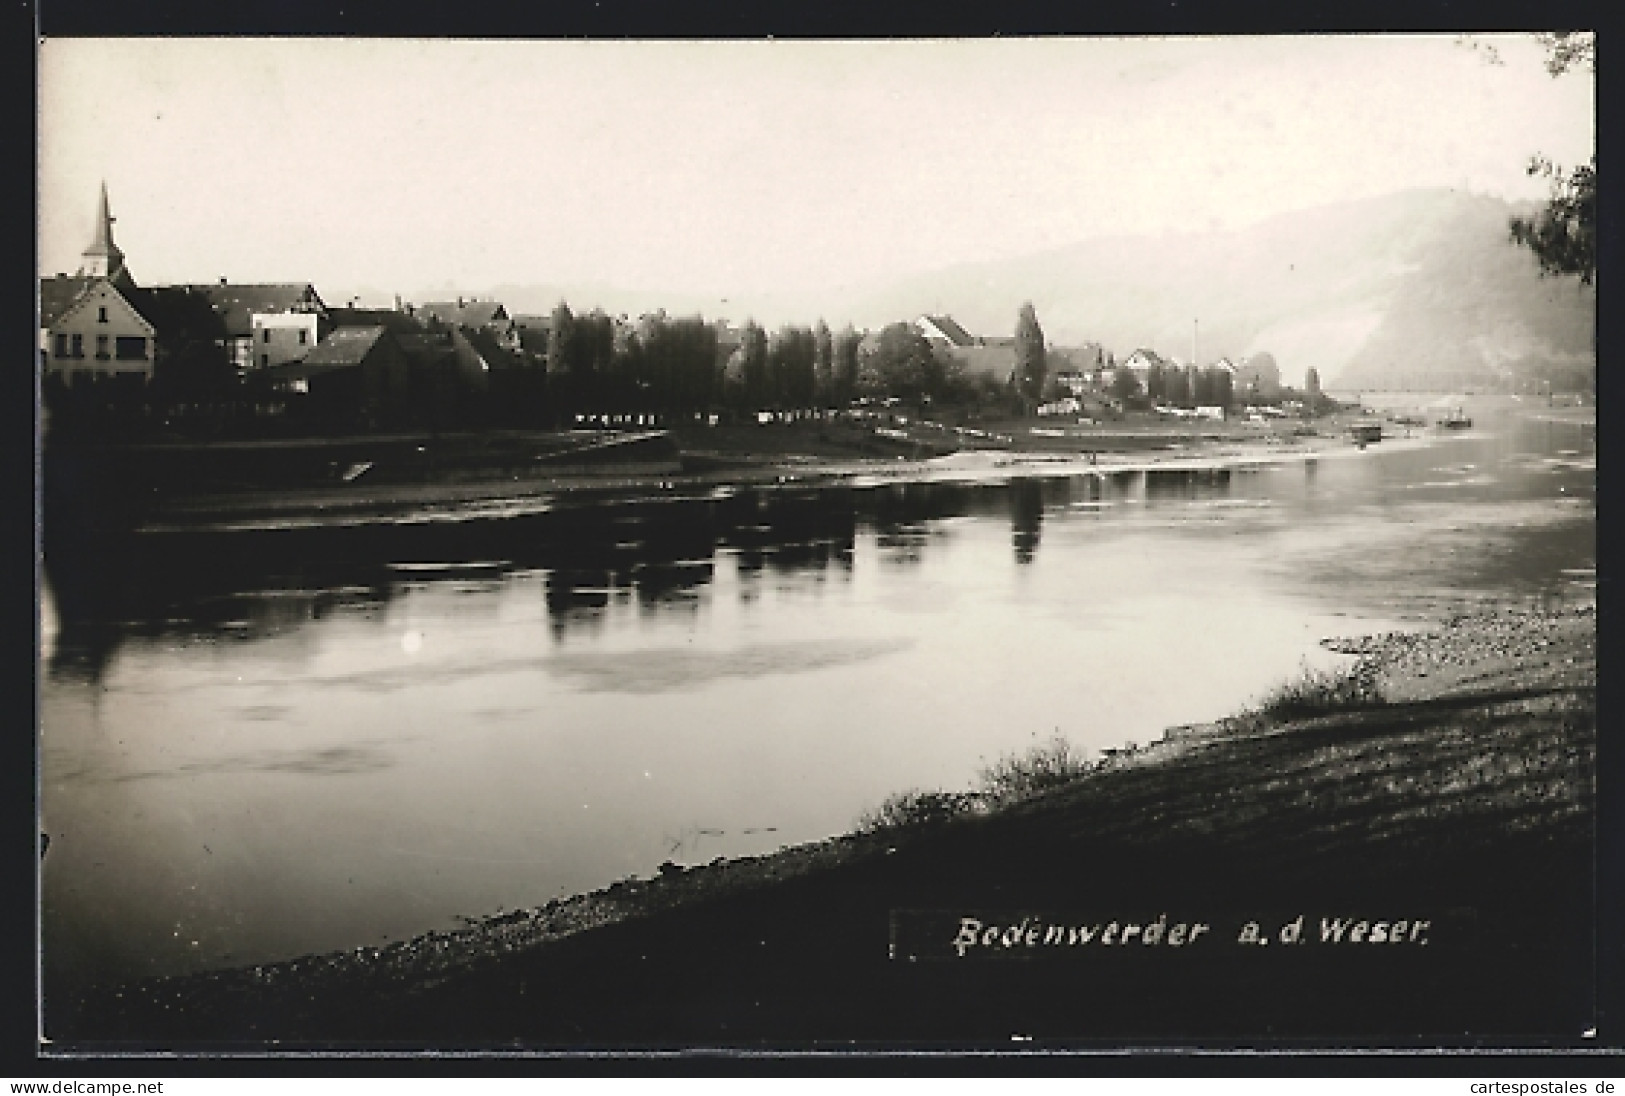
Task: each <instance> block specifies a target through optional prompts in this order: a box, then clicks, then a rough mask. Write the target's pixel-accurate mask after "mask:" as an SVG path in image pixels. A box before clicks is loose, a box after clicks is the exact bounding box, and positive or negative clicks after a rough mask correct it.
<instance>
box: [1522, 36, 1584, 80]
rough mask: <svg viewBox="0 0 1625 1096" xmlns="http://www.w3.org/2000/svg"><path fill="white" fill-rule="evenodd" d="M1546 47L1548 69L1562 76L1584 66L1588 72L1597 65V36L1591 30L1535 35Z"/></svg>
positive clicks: (1553, 73) (1554, 74) (1555, 74)
mask: <svg viewBox="0 0 1625 1096" xmlns="http://www.w3.org/2000/svg"><path fill="white" fill-rule="evenodd" d="M1535 38H1536V40H1537V41H1539V42H1540V44H1541V45H1543V46H1545V47H1546V71H1547V72H1549V73H1551V74H1552V75H1553V76H1561V75H1563V74H1564V73H1565V72H1568V71H1569V70H1570V69H1573V68H1579V67H1581V66H1583V67H1584V68H1585V69H1586V70H1587V71H1588V72H1595V71H1596V67H1597V36H1596V34H1595V33H1593V32H1591V31H1567V30H1565V31H1555V32H1553V33H1550V34H1537V35H1535Z"/></svg>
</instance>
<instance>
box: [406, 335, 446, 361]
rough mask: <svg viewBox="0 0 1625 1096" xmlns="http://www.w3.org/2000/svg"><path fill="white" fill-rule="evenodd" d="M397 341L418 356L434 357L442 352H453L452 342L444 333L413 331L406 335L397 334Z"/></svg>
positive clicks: (410, 352)
mask: <svg viewBox="0 0 1625 1096" xmlns="http://www.w3.org/2000/svg"><path fill="white" fill-rule="evenodd" d="M395 341H396V342H397V343H399V344H400V347H401V349H402V350H404V351H406V353H408V354H410V355H412V356H413V357H417V358H433V357H437V356H439V355H441V354H449V353H451V349H452V348H451V344H450V342H449V340H447V338H446V337H445V336H444V335H436V334H432V333H430V332H427V331H413V332H408V333H407V334H404V335H396V336H395Z"/></svg>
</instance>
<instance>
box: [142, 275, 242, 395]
mask: <svg viewBox="0 0 1625 1096" xmlns="http://www.w3.org/2000/svg"><path fill="white" fill-rule="evenodd" d="M139 299H140V307H141V311H142V314H143V315H144V316H146V318H147V320H148V322H150V323H151V324H152V326H153V328H154V330H155V332H156V339H155V342H156V345H155V346H154V351H155V356H154V375H153V382H154V384H155V385H156V387H157V389H158V390H159V392H160V393H161V394H162V395H163V396H164V397H165V398H168V399H182V400H185V399H198V398H208V397H218V396H222V395H225V394H227V393H228V392H229V391H231V390H232V389H234V388H236V387H237V370H236V367H235V366H234V365H233V364H232V362H231V357H230V355H229V354H228V353H227V351H226V348H225V338H226V325H225V322H224V321H223V320H222V319H221V318H220V314H219V313H218V312H216V311H215V309H214V306H213V305H212V304H211V303H210V301H209V298H208V296H207V295H205V294H203V293H199V292H197V291H196V290H192V289H188V288H185V287H183V286H173V287H169V286H166V287H162V288H155V289H147V290H141V291H139Z"/></svg>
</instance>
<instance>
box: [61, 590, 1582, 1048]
mask: <svg viewBox="0 0 1625 1096" xmlns="http://www.w3.org/2000/svg"><path fill="white" fill-rule="evenodd" d="M1595 643H1596V622H1595V611H1594V608H1592V607H1590V606H1580V607H1575V608H1569V609H1562V610H1549V611H1539V610H1530V609H1526V608H1508V607H1501V608H1496V609H1494V610H1489V611H1482V612H1475V613H1472V614H1469V615H1462V616H1456V617H1451V618H1448V619H1444V620H1441V621H1438V622H1437V623H1436V624H1434V625H1432V626H1430V627H1426V628H1423V629H1420V630H1418V631H1416V632H1406V633H1394V634H1390V635H1386V636H1376V637H1353V638H1340V639H1329V640H1327V641H1325V645H1326V646H1328V647H1330V648H1332V649H1334V650H1340V651H1343V652H1345V653H1349V654H1353V655H1356V656H1358V657H1357V663H1356V668H1355V673H1356V674H1357V675H1358V676H1359V677H1360V679H1361V680H1362V681H1363V682H1365V683H1367V684H1368V685H1369V686H1370V690H1369V694H1368V696H1367V698H1366V699H1365V700H1364V701H1362V702H1358V703H1353V704H1346V705H1342V706H1339V705H1336V704H1332V705H1329V706H1326V707H1325V708H1324V710H1319V709H1317V710H1314V711H1312V712H1311V713H1309V714H1299V715H1295V716H1292V717H1290V718H1282V717H1280V716H1271V715H1268V714H1266V713H1263V712H1258V711H1254V712H1246V713H1239V714H1237V715H1235V716H1232V717H1229V718H1226V719H1221V720H1219V721H1217V722H1215V723H1211V724H1202V725H1197V726H1190V727H1181V728H1172V729H1170V730H1169V731H1168V732H1167V733H1166V734H1165V736H1164V737H1163V738H1162V739H1161V740H1159V741H1157V742H1154V743H1152V744H1150V745H1148V746H1145V747H1142V748H1140V749H1138V750H1133V751H1124V752H1119V753H1115V754H1113V755H1111V756H1107V757H1104V758H1102V759H1100V760H1099V761H1098V762H1097V763H1096V764H1095V765H1094V766H1093V768H1092V769H1091V771H1090V772H1089V773H1087V774H1086V775H1085V776H1083V777H1082V778H1080V779H1078V780H1076V781H1075V782H1073V783H1072V784H1069V785H1067V786H1065V787H1062V788H1058V789H1055V790H1052V791H1049V792H1047V793H1045V794H1043V795H1040V796H1037V797H1035V798H1033V799H1031V800H1030V801H1024V802H1020V803H1017V804H1015V805H1013V806H1010V807H1007V808H1005V809H1003V810H1000V811H998V812H996V813H993V814H990V815H986V816H982V815H974V814H973V815H970V816H967V817H964V818H959V819H954V820H951V821H948V822H946V823H942V824H935V825H920V826H912V827H910V826H905V827H900V828H893V829H882V830H880V831H877V832H872V833H865V834H854V835H847V836H841V837H835V838H831V839H829V840H826V841H822V842H817V843H814V844H810V845H803V846H798V847H794V848H790V849H785V850H783V851H781V852H779V853H776V854H772V855H769V856H763V857H754V858H747V859H741V860H734V861H718V862H714V863H712V864H710V865H705V866H702V867H697V868H692V869H687V870H684V869H680V868H677V867H676V866H674V865H673V866H668V867H667V869H666V870H665V871H663V872H662V873H660V874H659V875H658V876H656V877H655V878H652V879H630V880H625V881H622V882H620V883H617V884H614V885H613V886H610V887H608V888H605V889H603V890H600V891H597V892H594V893H592V894H587V895H580V896H576V897H573V898H569V899H565V900H560V901H555V902H550V903H548V904H547V905H545V906H542V907H539V908H536V909H530V910H519V911H504V912H499V913H498V914H496V915H494V916H491V917H487V918H484V919H481V920H477V921H472V922H471V923H470V924H469V925H468V927H467V928H464V929H460V930H456V931H451V932H434V933H429V934H427V935H425V936H422V937H419V938H417V939H414V940H410V941H405V942H401V943H397V944H393V945H390V946H388V947H384V948H361V949H356V950H354V951H349V952H342V953H335V954H329V955H322V956H309V957H304V958H301V959H296V960H292V961H289V962H283V963H274V964H266V965H261V966H258V967H253V968H247V969H241V970H231V971H219V972H209V973H204V974H198V975H191V976H185V977H178V978H171V979H165V980H159V981H151V982H145V983H139V984H135V985H129V986H122V987H107V988H104V989H103V990H101V991H97V992H93V993H92V994H91V995H90V996H88V997H87V998H86V999H85V1000H83V1001H71V1002H63V1001H47V1002H46V1028H47V1035H48V1036H50V1037H51V1038H52V1039H53V1040H54V1041H55V1042H57V1043H58V1044H59V1045H62V1046H83V1047H87V1048H88V1047H95V1048H101V1049H107V1048H109V1047H132V1046H158V1047H166V1048H182V1047H200V1048H207V1047H223V1046H264V1045H266V1044H268V1043H271V1042H273V1041H274V1042H276V1043H277V1044H278V1045H279V1046H282V1047H288V1046H308V1047H331V1046H346V1047H390V1046H411V1047H446V1046H459V1047H472V1048H479V1047H486V1048H495V1047H525V1048H555V1049H565V1048H572V1049H581V1048H584V1047H654V1046H672V1045H717V1046H799V1045H806V1044H807V1043H808V1042H809V1041H810V1042H814V1043H816V1042H819V1041H824V1040H836V1041H838V1042H841V1043H842V1044H843V1045H852V1044H851V1042H850V1041H852V1040H857V1041H860V1042H862V1041H876V1040H878V1041H880V1042H881V1043H890V1042H898V1041H900V1042H902V1043H907V1044H914V1045H917V1044H919V1043H921V1042H922V1041H925V1042H931V1041H935V1040H947V1041H949V1042H950V1043H952V1044H954V1045H958V1046H966V1045H983V1044H987V1043H989V1042H990V1041H991V1043H993V1044H995V1045H999V1044H1002V1045H1003V1046H1009V1040H1010V1038H1011V1037H1012V1036H1024V1037H1028V1038H1035V1039H1038V1040H1039V1041H1040V1042H1041V1043H1043V1042H1046V1041H1047V1043H1048V1044H1050V1045H1062V1044H1064V1045H1079V1043H1080V1041H1081V1042H1083V1043H1087V1042H1088V1041H1090V1040H1107V1041H1111V1042H1114V1043H1122V1042H1124V1041H1125V1040H1126V1041H1129V1042H1132V1041H1134V1040H1138V1039H1149V1040H1153V1041H1166V1040H1168V1039H1170V1038H1179V1039H1194V1040H1198V1041H1200V1040H1202V1039H1210V1038H1211V1039H1221V1040H1222V1039H1234V1038H1238V1037H1247V1038H1255V1037H1256V1038H1261V1039H1265V1040H1268V1039H1270V1038H1276V1037H1293V1038H1300V1037H1301V1038H1321V1039H1323V1038H1344V1037H1350V1038H1361V1039H1367V1040H1372V1039H1375V1040H1378V1041H1389V1042H1393V1041H1399V1042H1404V1041H1406V1040H1408V1039H1411V1038H1414V1037H1428V1038H1432V1039H1435V1040H1461V1039H1478V1038H1486V1037H1496V1038H1500V1039H1509V1038H1511V1039H1516V1038H1535V1037H1539V1038H1554V1037H1561V1038H1570V1037H1578V1035H1579V1032H1580V1031H1581V1030H1582V1026H1581V1022H1582V1021H1583V1020H1584V1019H1585V1016H1584V1013H1585V1009H1586V1006H1587V1003H1588V1002H1589V996H1588V994H1587V992H1586V989H1587V987H1588V985H1589V981H1588V980H1589V978H1590V966H1589V963H1590V958H1589V957H1590V954H1591V953H1590V950H1589V949H1590V944H1591V936H1590V932H1591V922H1590V916H1591V907H1590V901H1591V889H1590V874H1589V865H1590V856H1591V840H1592V812H1593V809H1594V787H1593V785H1594V744H1595V726H1596V720H1595V684H1596V662H1595ZM1373 698H1375V699H1373ZM1509 881H1515V885H1508V883H1509ZM1118 907H1122V908H1124V909H1133V910H1136V911H1144V913H1145V916H1147V917H1150V916H1154V915H1155V914H1156V913H1157V912H1158V911H1159V910H1160V911H1163V912H1165V913H1168V914H1169V915H1177V914H1180V911H1183V912H1184V913H1186V914H1189V915H1190V916H1191V917H1193V918H1197V917H1199V918H1202V919H1205V921H1206V922H1207V923H1209V924H1210V925H1213V926H1216V927H1214V928H1213V929H1212V931H1211V932H1210V934H1209V937H1210V938H1220V937H1222V936H1223V935H1224V933H1230V934H1232V935H1233V933H1234V931H1235V928H1234V924H1233V922H1236V921H1237V919H1238V918H1245V917H1251V916H1253V911H1262V912H1260V913H1258V914H1257V917H1258V918H1259V919H1260V920H1268V919H1269V918H1270V917H1274V918H1277V919H1280V918H1283V917H1290V916H1292V915H1293V914H1294V913H1296V914H1298V915H1303V916H1307V917H1308V919H1309V923H1310V924H1311V925H1313V924H1314V923H1315V922H1316V919H1317V918H1320V917H1322V916H1327V917H1332V918H1333V920H1334V921H1335V919H1336V917H1337V916H1342V915H1345V914H1346V915H1347V916H1348V917H1350V918H1353V917H1371V918H1377V917H1388V918H1393V917H1401V916H1403V917H1406V918H1409V920H1410V921H1412V922H1414V921H1418V920H1426V921H1428V922H1429V923H1430V924H1431V925H1432V926H1433V928H1432V929H1431V930H1430V931H1432V932H1433V934H1434V935H1433V938H1432V941H1431V942H1432V943H1433V947H1432V950H1430V951H1429V950H1423V949H1422V948H1412V949H1405V948H1397V949H1381V950H1379V951H1378V952H1377V953H1375V954H1372V953H1370V952H1369V949H1366V950H1361V949H1352V950H1351V949H1348V948H1342V949H1339V948H1336V947H1331V946H1317V947H1311V948H1308V949H1303V950H1292V949H1283V948H1280V947H1277V949H1276V950H1275V952H1263V951H1260V952H1251V951H1250V950H1249V949H1247V948H1244V947H1239V946H1237V945H1236V943H1235V942H1234V940H1223V941H1221V942H1222V943H1223V944H1225V945H1226V946H1212V947H1208V948H1206V949H1205V950H1202V951H1198V950H1197V949H1192V950H1191V951H1189V952H1188V953H1181V955H1183V956H1184V957H1183V958H1181V959H1178V960H1175V959H1172V958H1168V957H1166V956H1163V955H1161V954H1158V955H1157V956H1156V957H1155V958H1147V956H1150V954H1151V953H1150V952H1145V953H1139V952H1132V953H1131V952H1126V951H1122V950H1121V949H1119V951H1117V952H1111V951H1107V950H1097V951H1096V952H1094V953H1091V955H1090V957H1089V958H1087V959H1082V958H1080V959H1077V960H1076V961H1074V962H1053V963H1052V962H1040V961H1038V960H1036V959H1035V960H1032V961H1015V960H1010V961H1000V960H997V959H994V960H989V961H985V962H982V963H977V964H966V963H963V962H959V963H956V962H954V961H952V960H951V959H943V958H941V957H936V958H935V959H934V960H933V959H927V960H923V961H920V962H907V961H899V960H898V959H896V958H894V957H893V955H894V954H895V949H896V946H897V941H898V936H897V933H898V925H899V923H900V922H899V917H900V916H901V917H902V918H903V922H902V923H904V924H905V927H906V924H907V923H908V922H907V918H908V917H910V916H913V914H910V913H909V912H908V911H919V910H924V911H936V914H935V915H936V916H939V917H951V916H960V915H968V912H967V911H994V912H995V913H996V912H997V911H1001V910H1002V911H1013V912H1020V911H1028V912H1029V913H1032V911H1050V914H1049V915H1051V916H1061V915H1063V914H1068V913H1075V914H1077V915H1078V916H1080V917H1081V916H1086V915H1090V914H1097V913H1100V911H1102V910H1104V909H1108V908H1110V909H1116V908H1118ZM900 911H902V912H901V913H900ZM1406 911H1408V912H1406ZM1266 915H1267V916H1266ZM1351 923H1352V922H1351ZM1243 931H1245V930H1243ZM888 939H890V941H891V942H890V944H888ZM939 943H940V942H939ZM1172 954H1174V953H1172V952H1170V953H1169V955H1172ZM1266 955H1267V958H1266ZM1136 956H1138V957H1136ZM1079 979H1082V980H1083V982H1084V983H1086V984H1088V985H1089V986H1090V987H1091V988H1090V991H1089V992H1088V993H1086V994H1080V993H1079V992H1078V990H1077V987H1078V985H1079V984H1080V983H1079Z"/></svg>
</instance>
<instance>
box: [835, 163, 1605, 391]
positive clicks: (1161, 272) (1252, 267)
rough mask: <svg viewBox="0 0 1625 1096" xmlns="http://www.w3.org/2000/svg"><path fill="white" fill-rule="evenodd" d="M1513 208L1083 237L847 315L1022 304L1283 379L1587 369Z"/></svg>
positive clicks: (1392, 207) (1574, 318) (953, 274)
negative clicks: (1260, 368) (1517, 227)
mask: <svg viewBox="0 0 1625 1096" xmlns="http://www.w3.org/2000/svg"><path fill="white" fill-rule="evenodd" d="M1513 212H1514V210H1513V207H1512V206H1509V205H1508V204H1507V203H1505V202H1502V201H1500V200H1498V199H1495V198H1488V197H1482V196H1471V195H1463V194H1458V193H1456V192H1453V191H1449V190H1424V191H1407V192H1404V193H1400V194H1393V195H1387V196H1384V197H1381V198H1376V199H1370V200H1366V201H1361V202H1352V203H1346V204H1341V205H1336V206H1327V207H1322V208H1317V209H1311V210H1305V211H1301V212H1295V213H1291V214H1286V215H1282V216H1278V217H1275V218H1271V219H1269V220H1267V221H1263V222H1261V223H1259V224H1256V225H1253V226H1249V227H1247V228H1245V229H1241V230H1237V231H1232V232H1213V233H1203V234H1192V235H1177V236H1176V235H1170V236H1160V237H1114V238H1104V239H1096V240H1090V241H1086V242H1084V243H1080V244H1076V245H1072V246H1069V247H1065V248H1060V249H1057V250H1054V251H1050V252H1046V253H1043V254H1038V255H1032V256H1027V257H1024V258H1021V259H1017V260H1013V261H1005V262H997V263H986V264H975V265H969V266H962V267H955V268H951V269H946V270H941V271H936V272H933V273H929V274H924V275H920V276H918V277H915V278H911V279H908V280H906V281H902V282H898V283H895V284H893V285H891V286H888V287H885V288H884V289H882V290H880V291H877V292H875V293H874V294H872V295H871V296H869V297H868V298H867V299H865V300H863V301H860V302H854V305H853V309H852V310H853V312H854V313H858V314H863V315H882V316H893V317H895V316H906V315H911V314H914V313H916V312H919V311H922V310H924V308H925V307H926V306H932V307H934V308H939V309H940V310H941V311H946V312H951V313H952V314H953V315H954V316H955V317H956V318H957V319H959V320H960V322H961V323H963V324H965V325H966V326H967V327H968V328H970V330H972V331H974V332H978V333H987V334H993V333H997V334H1006V333H1008V331H1009V330H1011V329H1013V327H1014V324H1015V316H1016V310H1017V308H1019V307H1020V304H1021V302H1022V301H1023V300H1031V301H1032V302H1033V303H1034V306H1035V307H1036V308H1037V311H1038V317H1039V320H1040V321H1041V322H1042V323H1043V325H1044V331H1045V334H1046V335H1047V336H1048V337H1049V338H1050V340H1051V341H1054V342H1058V343H1062V344H1066V343H1069V342H1077V341H1082V340H1086V339H1087V340H1094V341H1098V342H1100V343H1103V344H1104V345H1105V346H1106V347H1108V348H1109V349H1111V350H1113V351H1114V352H1115V353H1116V354H1117V355H1118V356H1119V357H1121V356H1123V355H1125V354H1127V353H1130V352H1132V351H1133V349H1134V348H1135V347H1138V346H1147V347H1151V348H1153V349H1156V350H1158V351H1160V352H1161V353H1163V354H1169V355H1175V356H1178V357H1179V358H1181V359H1188V358H1189V356H1190V354H1191V349H1192V336H1193V334H1194V335H1195V336H1196V341H1197V353H1198V354H1199V356H1200V357H1201V358H1202V359H1203V360H1212V359H1213V358H1216V357H1218V356H1219V355H1221V354H1222V355H1229V356H1230V357H1232V358H1235V359H1239V358H1241V357H1243V356H1246V355H1251V354H1254V353H1257V352H1259V351H1269V352H1270V353H1271V354H1273V355H1274V357H1275V360H1276V361H1277V362H1278V363H1279V365H1280V368H1281V377H1282V380H1283V381H1284V382H1285V383H1288V384H1301V383H1302V381H1303V377H1304V374H1305V372H1306V371H1307V370H1308V369H1309V368H1310V367H1311V366H1313V367H1314V368H1316V369H1318V370H1319V371H1320V375H1321V378H1322V380H1323V382H1324V383H1326V384H1328V385H1330V386H1336V387H1351V386H1361V387H1373V386H1376V385H1378V384H1385V383H1394V384H1403V385H1405V386H1420V387H1427V386H1429V385H1432V386H1435V387H1448V386H1451V385H1453V384H1455V385H1459V384H1460V383H1462V382H1463V379H1464V378H1467V379H1469V380H1468V383H1485V382H1486V381H1487V380H1488V379H1490V378H1494V377H1497V376H1500V375H1502V374H1506V373H1514V374H1520V375H1531V374H1534V375H1540V374H1546V373H1554V372H1562V371H1564V370H1565V369H1567V370H1571V371H1572V370H1573V369H1575V368H1577V367H1580V368H1585V367H1589V365H1590V362H1591V361H1592V359H1593V357H1594V354H1593V343H1592V332H1593V330H1594V326H1595V316H1596V293H1595V292H1594V291H1593V290H1590V289H1582V288H1581V287H1579V286H1578V285H1577V283H1576V282H1575V281H1574V280H1573V279H1565V280H1554V279H1542V278H1540V277H1539V274H1538V267H1537V265H1536V263H1535V260H1534V258H1533V257H1532V256H1531V255H1530V254H1529V253H1528V252H1527V251H1524V250H1522V249H1520V248H1517V247H1514V246H1512V245H1511V244H1510V243H1509V242H1508V240H1507V228H1506V225H1507V219H1508V217H1509V216H1511V214H1512V213H1513ZM1193 321H1194V323H1193ZM1193 327H1194V331H1193ZM1473 379H1476V380H1473Z"/></svg>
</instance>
